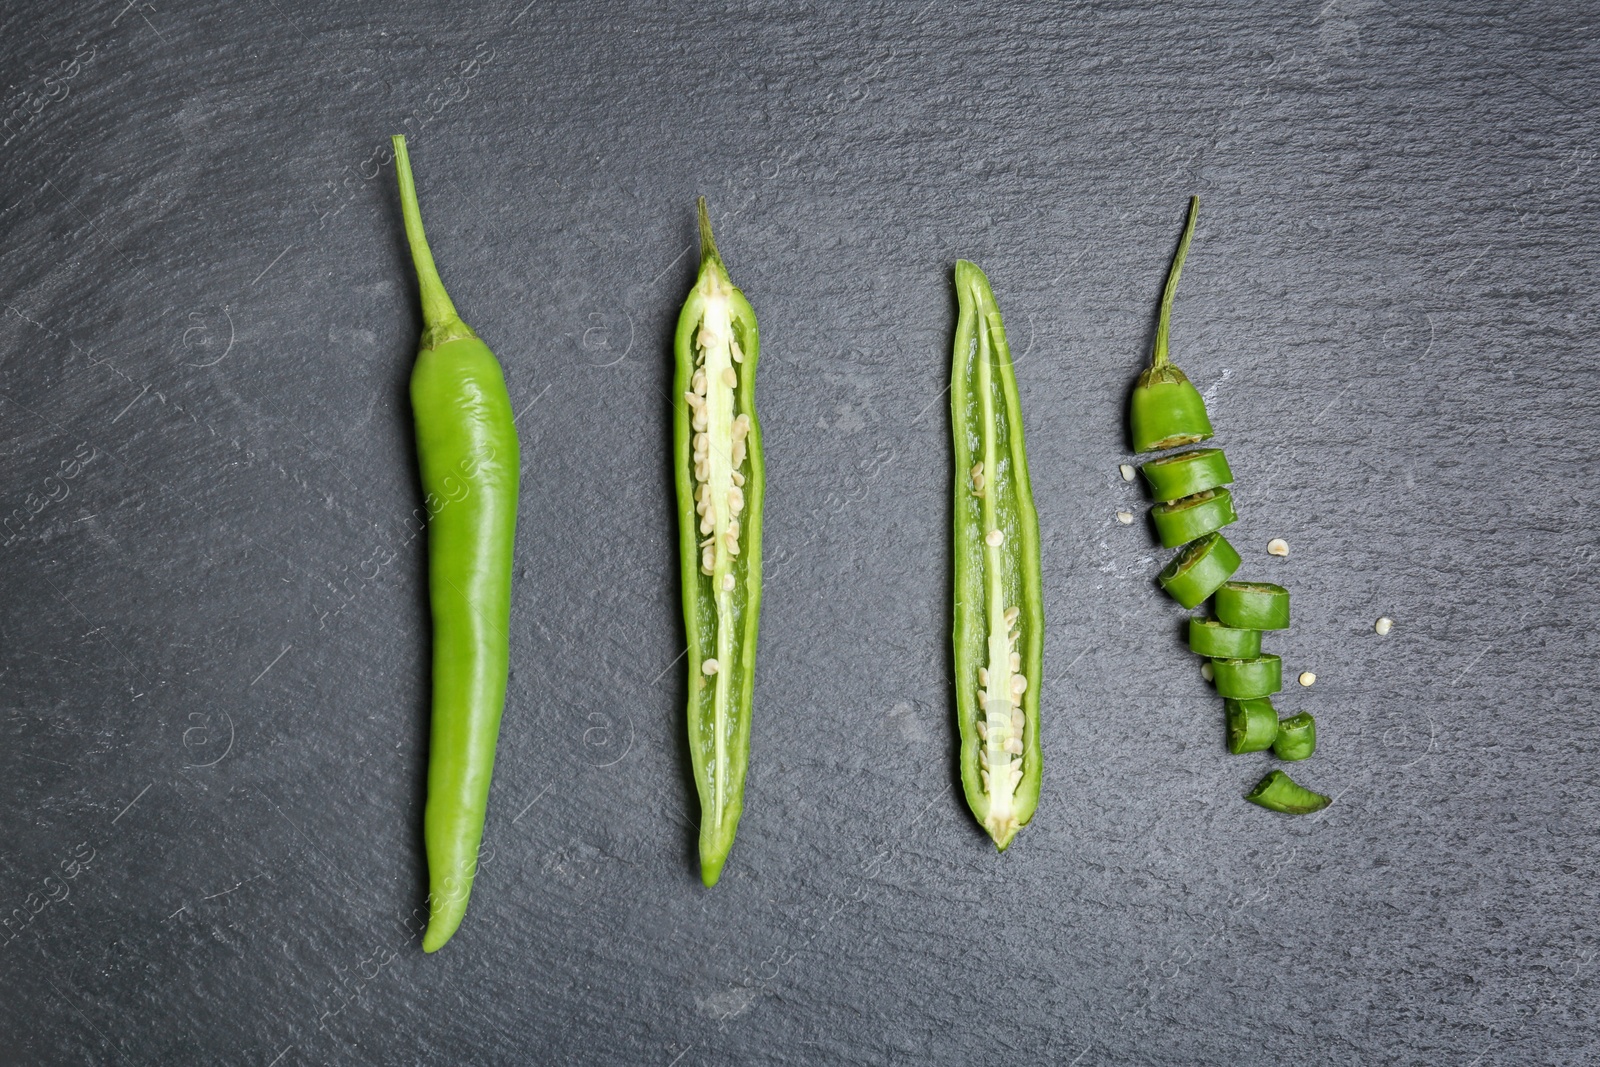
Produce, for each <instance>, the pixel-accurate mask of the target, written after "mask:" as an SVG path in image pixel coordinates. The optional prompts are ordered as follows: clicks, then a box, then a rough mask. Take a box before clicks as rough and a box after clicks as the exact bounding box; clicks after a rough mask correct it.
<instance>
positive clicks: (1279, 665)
mask: <svg viewBox="0 0 1600 1067" xmlns="http://www.w3.org/2000/svg"><path fill="white" fill-rule="evenodd" d="M1211 671H1212V681H1213V682H1215V683H1216V687H1217V695H1218V696H1222V697H1231V698H1233V699H1235V700H1246V699H1249V698H1250V697H1264V696H1271V695H1272V694H1273V693H1276V692H1278V691H1279V690H1280V689H1282V688H1283V661H1282V660H1281V659H1279V658H1278V657H1277V656H1274V655H1272V654H1271V653H1268V654H1267V655H1265V656H1257V657H1256V658H1255V659H1214V660H1212V661H1211Z"/></svg>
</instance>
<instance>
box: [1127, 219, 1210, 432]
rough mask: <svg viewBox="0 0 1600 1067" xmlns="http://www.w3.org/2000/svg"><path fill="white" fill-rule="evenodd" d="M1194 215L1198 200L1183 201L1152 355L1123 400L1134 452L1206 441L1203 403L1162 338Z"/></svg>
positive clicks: (1170, 310) (1167, 322) (1208, 419)
mask: <svg viewBox="0 0 1600 1067" xmlns="http://www.w3.org/2000/svg"><path fill="white" fill-rule="evenodd" d="M1199 214H1200V198H1199V197H1198V196H1191V197H1190V198H1189V217H1188V219H1187V221H1185V222H1184V225H1183V238H1182V239H1181V240H1180V241H1179V242H1178V253H1177V255H1175V256H1174V257H1173V259H1172V269H1171V271H1169V272H1168V274H1167V285H1166V288H1165V289H1164V290H1163V291H1162V294H1161V315H1160V318H1159V319H1157V321H1156V344H1155V351H1154V353H1153V354H1152V356H1151V359H1150V366H1148V367H1146V368H1145V369H1144V371H1143V372H1142V373H1141V374H1140V375H1139V381H1138V383H1137V384H1136V385H1135V386H1134V389H1133V396H1132V397H1131V398H1130V399H1129V401H1128V428H1129V430H1130V431H1131V433H1132V437H1133V450H1134V451H1135V452H1159V451H1161V450H1162V449H1166V448H1178V447H1180V446H1182V445H1192V444H1194V443H1196V442H1197V441H1204V440H1205V439H1206V438H1208V437H1210V436H1211V419H1210V418H1209V417H1208V416H1207V415H1206V402H1205V400H1203V399H1202V398H1201V396H1200V392H1199V390H1197V389H1196V388H1195V387H1194V385H1193V383H1191V382H1190V381H1189V379H1188V377H1187V376H1186V375H1185V374H1184V373H1183V371H1181V370H1179V369H1178V368H1177V367H1174V366H1173V365H1172V363H1171V361H1170V360H1169V359H1168V358H1167V333H1168V327H1169V325H1170V324H1171V322H1172V301H1173V298H1174V297H1176V296H1177V294H1178V276H1179V275H1180V274H1182V273H1183V260H1184V257H1185V256H1187V255H1188V254H1189V239H1190V238H1191V237H1193V236H1194V222H1195V219H1196V217H1198V216H1199Z"/></svg>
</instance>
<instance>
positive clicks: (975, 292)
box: [950, 260, 1044, 851]
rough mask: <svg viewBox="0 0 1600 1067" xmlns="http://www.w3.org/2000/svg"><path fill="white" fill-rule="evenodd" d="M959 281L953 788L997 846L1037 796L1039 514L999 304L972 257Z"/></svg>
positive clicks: (961, 266)
mask: <svg viewBox="0 0 1600 1067" xmlns="http://www.w3.org/2000/svg"><path fill="white" fill-rule="evenodd" d="M955 284H956V304H957V308H958V313H957V317H956V337H955V352H954V355H953V358H952V360H951V369H950V422H951V430H952V434H953V436H954V439H955V509H954V510H955V529H954V547H955V552H954V557H955V591H954V592H955V595H954V604H955V619H954V634H953V640H954V644H955V670H956V716H957V720H958V723H959V728H960V732H961V784H962V787H963V789H964V791H965V792H966V796H967V804H968V805H969V806H970V807H971V808H972V813H973V814H974V815H975V816H977V819H978V822H980V823H982V824H983V828H984V829H985V830H987V831H988V833H989V836H990V837H991V838H993V839H994V843H995V847H997V848H998V849H1000V850H1001V851H1004V850H1005V848H1006V846H1008V845H1009V844H1011V840H1012V838H1014V837H1015V836H1016V835H1017V831H1018V830H1020V829H1021V828H1022V827H1024V826H1026V825H1027V824H1028V820H1029V819H1031V818H1033V812H1034V809H1035V808H1036V807H1037V806H1038V803H1039V783H1040V778H1041V775H1040V771H1041V765H1040V746H1039V686H1038V684H1037V682H1038V679H1039V673H1040V661H1041V658H1042V655H1043V651H1044V608H1043V606H1042V597H1041V595H1040V566H1039V517H1038V515H1037V513H1036V512H1035V511H1034V507H1033V489H1032V486H1031V484H1030V483H1029V481H1028V456H1027V452H1026V451H1025V449H1024V447H1023V439H1022V408H1021V403H1020V401H1019V400H1018V397H1017V380H1016V375H1015V373H1014V371H1013V369H1012V365H1011V348H1010V346H1009V345H1007V344H1006V332H1005V327H1004V326H1003V325H1002V324H1001V321H1000V309H999V307H998V306H997V305H996V303H995V299H994V293H993V291H992V290H991V289H990V288H989V280H988V279H987V278H986V277H984V274H983V271H981V270H979V269H978V267H977V266H976V265H975V264H972V263H968V262H967V261H966V260H962V261H960V262H958V263H957V264H956V269H955ZM1029 679H1032V680H1033V682H1034V684H1031V685H1030V684H1029Z"/></svg>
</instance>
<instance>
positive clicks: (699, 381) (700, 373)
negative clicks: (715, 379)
mask: <svg viewBox="0 0 1600 1067" xmlns="http://www.w3.org/2000/svg"><path fill="white" fill-rule="evenodd" d="M689 388H691V389H693V390H694V391H695V392H696V393H698V394H699V395H701V396H705V395H706V372H705V369H704V368H701V369H700V370H697V371H695V372H694V377H693V378H691V379H690V380H689Z"/></svg>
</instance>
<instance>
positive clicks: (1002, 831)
mask: <svg viewBox="0 0 1600 1067" xmlns="http://www.w3.org/2000/svg"><path fill="white" fill-rule="evenodd" d="M983 828H984V829H985V830H987V831H988V832H989V836H990V837H991V838H993V839H994V848H995V851H996V852H1004V851H1005V850H1006V849H1007V848H1010V847H1011V842H1012V840H1014V839H1015V838H1016V836H1017V833H1018V831H1020V830H1021V829H1022V824H1021V823H1019V822H1018V821H1017V817H1016V816H1015V815H1013V814H1007V816H1006V817H1005V818H1004V819H1000V818H997V817H995V816H990V817H989V819H988V820H986V821H985V822H984V824H983Z"/></svg>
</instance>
